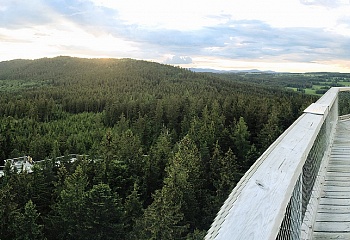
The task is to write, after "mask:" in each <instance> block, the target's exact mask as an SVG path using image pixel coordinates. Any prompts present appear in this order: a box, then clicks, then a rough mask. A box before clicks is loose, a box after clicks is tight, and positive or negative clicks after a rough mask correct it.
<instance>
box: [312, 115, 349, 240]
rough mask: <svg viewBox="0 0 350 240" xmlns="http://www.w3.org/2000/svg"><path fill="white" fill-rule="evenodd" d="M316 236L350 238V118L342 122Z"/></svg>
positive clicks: (334, 146) (333, 152)
mask: <svg viewBox="0 0 350 240" xmlns="http://www.w3.org/2000/svg"><path fill="white" fill-rule="evenodd" d="M313 239H315V240H320V239H322V240H325V239H350V120H344V121H339V122H338V126H337V129H336V134H335V138H334V143H333V147H332V150H331V157H330V160H329V165H328V169H327V174H326V181H325V184H324V194H323V196H322V197H321V199H320V204H319V207H318V211H317V215H316V222H315V227H314V234H313Z"/></svg>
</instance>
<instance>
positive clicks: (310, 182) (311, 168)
mask: <svg viewBox="0 0 350 240" xmlns="http://www.w3.org/2000/svg"><path fill="white" fill-rule="evenodd" d="M337 117H338V101H337V100H336V101H335V102H334V104H333V106H332V107H331V109H330V111H329V113H328V115H327V117H326V119H325V120H324V122H323V124H322V127H321V129H320V131H319V133H318V135H317V137H316V139H315V141H314V144H313V146H312V148H311V150H310V152H309V154H308V156H307V158H306V161H305V163H304V166H303V172H302V174H301V176H300V177H299V179H298V180H297V183H296V185H295V187H294V191H293V193H292V196H291V199H290V201H289V204H288V206H287V209H286V213H285V216H284V219H283V221H282V224H281V226H280V230H279V233H278V235H277V238H276V239H277V240H285V239H288V240H289V239H291V240H292V239H293V240H295V239H300V232H301V231H300V229H301V223H302V221H303V219H304V216H305V212H306V209H307V206H308V204H309V201H310V198H311V195H312V191H313V188H314V184H315V181H316V178H317V175H318V172H319V169H320V165H321V162H322V159H323V157H324V155H325V152H326V149H327V147H328V145H329V144H330V136H331V132H332V129H334V124H335V123H336V121H337Z"/></svg>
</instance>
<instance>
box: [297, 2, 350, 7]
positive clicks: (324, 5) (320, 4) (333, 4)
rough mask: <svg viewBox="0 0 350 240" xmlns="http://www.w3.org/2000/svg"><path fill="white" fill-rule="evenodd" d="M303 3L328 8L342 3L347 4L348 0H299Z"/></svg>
mask: <svg viewBox="0 0 350 240" xmlns="http://www.w3.org/2000/svg"><path fill="white" fill-rule="evenodd" d="M300 2H301V3H302V4H305V5H316V6H323V7H329V8H336V7H340V6H343V5H349V1H348V0H300Z"/></svg>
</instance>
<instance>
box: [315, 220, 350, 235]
mask: <svg viewBox="0 0 350 240" xmlns="http://www.w3.org/2000/svg"><path fill="white" fill-rule="evenodd" d="M314 231H315V232H349V233H350V222H316V223H315V227H314Z"/></svg>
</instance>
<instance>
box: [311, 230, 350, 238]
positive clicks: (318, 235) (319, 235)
mask: <svg viewBox="0 0 350 240" xmlns="http://www.w3.org/2000/svg"><path fill="white" fill-rule="evenodd" d="M332 239H339V240H344V239H346V240H349V239H350V233H334V232H315V233H314V236H313V240H332Z"/></svg>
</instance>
